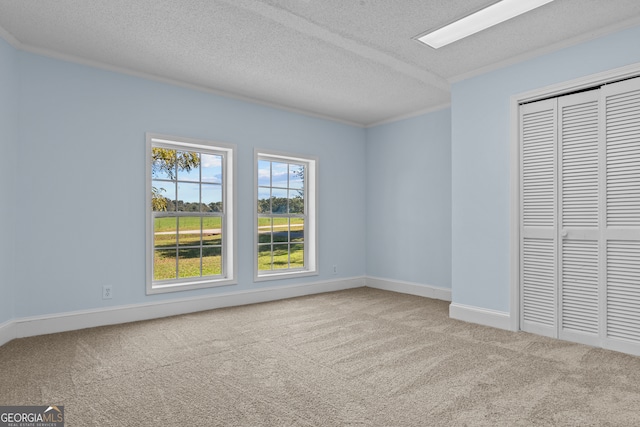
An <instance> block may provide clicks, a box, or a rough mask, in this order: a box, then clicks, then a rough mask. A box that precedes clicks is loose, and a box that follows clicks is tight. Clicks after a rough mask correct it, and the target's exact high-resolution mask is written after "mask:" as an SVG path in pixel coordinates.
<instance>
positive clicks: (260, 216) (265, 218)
mask: <svg viewBox="0 0 640 427" xmlns="http://www.w3.org/2000/svg"><path fill="white" fill-rule="evenodd" d="M255 200H256V206H255V213H256V220H255V224H256V232H255V238H256V260H255V271H256V274H255V279H256V280H268V279H276V278H282V277H283V276H286V275H291V276H301V275H310V274H317V267H316V264H317V261H316V160H315V159H312V158H308V157H292V156H288V155H283V154H277V153H268V152H264V151H260V152H256V197H255Z"/></svg>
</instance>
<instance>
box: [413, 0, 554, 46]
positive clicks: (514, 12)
mask: <svg viewBox="0 0 640 427" xmlns="http://www.w3.org/2000/svg"><path fill="white" fill-rule="evenodd" d="M552 1H553V0H502V1H499V2H498V3H494V4H492V5H491V6H488V7H486V8H484V9H482V10H479V11H478V12H476V13H473V14H471V15H468V16H466V17H464V18H462V19H458V20H457V21H454V22H452V23H451V24H449V25H446V26H444V27H442V28H439V29H437V30H435V31H431V32H429V33H427V34H425V35H423V36H420V37H418V38H417V40H419V41H421V42H422V43H424V44H426V45H428V46H431V47H433V48H435V49H438V48H440V47H442V46H446V45H448V44H450V43H453V42H455V41H458V40H460V39H463V38H465V37H468V36H470V35H472V34H475V33H478V32H480V31H482V30H486V29H487V28H489V27H493V26H494V25H497V24H499V23H501V22H504V21H507V20H509V19H511V18H514V17H516V16H518V15H522V14H523V13H526V12H529V11H530V10H533V9H536V8H538V7H540V6H543V5H545V4H547V3H551V2H552Z"/></svg>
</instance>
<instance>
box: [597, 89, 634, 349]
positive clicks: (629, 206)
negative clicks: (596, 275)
mask: <svg viewBox="0 0 640 427" xmlns="http://www.w3.org/2000/svg"><path fill="white" fill-rule="evenodd" d="M602 97H603V105H604V109H605V111H604V114H603V120H604V122H605V123H604V131H603V133H604V135H605V136H604V138H605V147H606V162H605V163H606V171H605V182H606V228H605V230H604V235H605V239H606V260H607V263H606V274H605V275H606V277H605V284H604V288H605V292H606V317H605V319H606V333H605V335H606V338H607V340H608V343H607V344H608V346H609V347H611V348H616V349H620V350H622V351H627V352H630V353H634V354H640V78H636V79H632V80H627V81H623V82H620V83H615V84H611V85H606V86H604V87H603V88H602Z"/></svg>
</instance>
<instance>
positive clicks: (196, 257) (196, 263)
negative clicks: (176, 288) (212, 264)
mask: <svg viewBox="0 0 640 427" xmlns="http://www.w3.org/2000/svg"><path fill="white" fill-rule="evenodd" d="M178 277H179V278H186V277H200V248H191V249H180V250H179V251H178Z"/></svg>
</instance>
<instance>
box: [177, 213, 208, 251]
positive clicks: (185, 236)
mask: <svg viewBox="0 0 640 427" xmlns="http://www.w3.org/2000/svg"><path fill="white" fill-rule="evenodd" d="M200 221H201V219H200V217H182V218H178V244H179V245H180V246H196V245H197V246H199V245H200V240H201V236H202V234H201V232H200V230H201V229H200Z"/></svg>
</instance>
